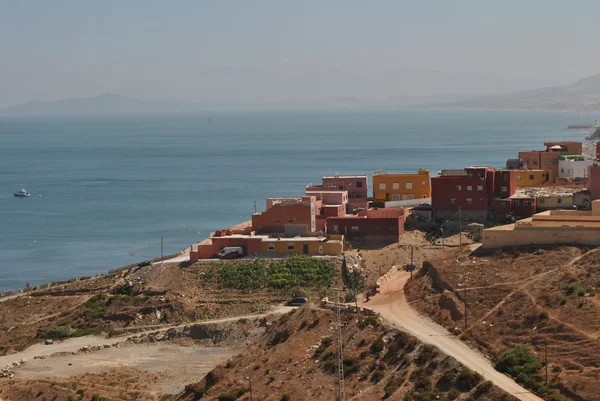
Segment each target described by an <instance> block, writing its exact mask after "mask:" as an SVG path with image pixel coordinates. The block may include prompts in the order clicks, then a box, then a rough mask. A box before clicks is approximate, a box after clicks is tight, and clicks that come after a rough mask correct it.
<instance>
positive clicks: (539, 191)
mask: <svg viewBox="0 0 600 401" xmlns="http://www.w3.org/2000/svg"><path fill="white" fill-rule="evenodd" d="M583 191H585V190H584V189H582V188H569V187H561V186H556V187H522V188H517V192H515V194H514V195H512V196H511V198H512V199H519V198H540V197H544V196H563V197H566V196H573V194H575V193H578V192H583Z"/></svg>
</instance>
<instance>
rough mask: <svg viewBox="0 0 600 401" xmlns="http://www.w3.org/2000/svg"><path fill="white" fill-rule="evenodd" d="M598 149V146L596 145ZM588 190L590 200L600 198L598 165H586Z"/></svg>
mask: <svg viewBox="0 0 600 401" xmlns="http://www.w3.org/2000/svg"><path fill="white" fill-rule="evenodd" d="M598 149H600V146H598ZM588 190H589V191H590V194H591V196H592V200H595V199H600V166H589V167H588Z"/></svg>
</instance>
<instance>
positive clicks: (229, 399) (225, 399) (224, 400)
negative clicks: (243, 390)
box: [218, 392, 237, 401]
mask: <svg viewBox="0 0 600 401" xmlns="http://www.w3.org/2000/svg"><path fill="white" fill-rule="evenodd" d="M218 400H219V401H235V400H237V396H236V395H235V394H233V393H229V392H226V393H221V395H219V398H218Z"/></svg>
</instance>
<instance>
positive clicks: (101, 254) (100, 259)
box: [100, 253, 103, 275]
mask: <svg viewBox="0 0 600 401" xmlns="http://www.w3.org/2000/svg"><path fill="white" fill-rule="evenodd" d="M102 270H103V269H102V253H100V275H102Z"/></svg>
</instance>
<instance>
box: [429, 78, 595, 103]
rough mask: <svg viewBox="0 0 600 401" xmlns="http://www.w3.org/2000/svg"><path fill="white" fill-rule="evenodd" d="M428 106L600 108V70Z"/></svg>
mask: <svg viewBox="0 0 600 401" xmlns="http://www.w3.org/2000/svg"><path fill="white" fill-rule="evenodd" d="M424 106H428V107H455V108H482V109H517V110H557V111H562V110H581V111H598V110H600V74H596V75H592V76H590V77H586V78H583V79H580V80H579V81H577V82H575V83H574V84H570V85H563V86H551V87H545V88H540V89H534V90H527V91H519V92H513V93H508V94H503V95H493V96H478V97H471V98H469V99H464V100H459V101H450V102H447V101H442V102H434V103H427V104H426V105H424Z"/></svg>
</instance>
